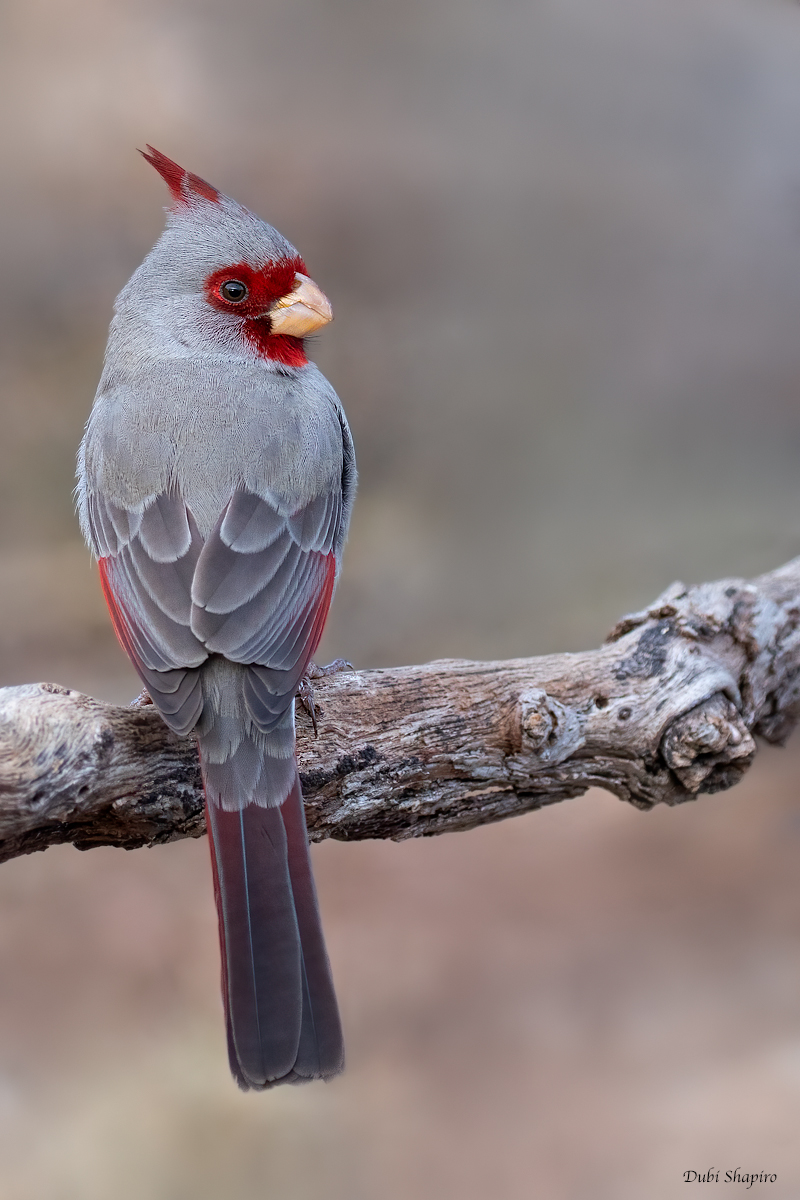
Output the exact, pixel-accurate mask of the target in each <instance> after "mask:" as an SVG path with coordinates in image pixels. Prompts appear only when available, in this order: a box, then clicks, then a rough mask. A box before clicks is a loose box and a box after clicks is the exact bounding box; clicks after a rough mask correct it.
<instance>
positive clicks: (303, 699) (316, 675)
mask: <svg viewBox="0 0 800 1200" xmlns="http://www.w3.org/2000/svg"><path fill="white" fill-rule="evenodd" d="M352 670H353V664H352V663H349V662H348V661H347V659H345V658H335V659H334V660H333V662H331V663H328V665H327V667H319V666H317V664H316V663H315V662H310V663H309V664H308V666H307V667H306V673H305V675H304V676H303V678H302V679H301V680H300V683H299V684H298V685H297V695H298V696H299V697H300V703H301V704H302V706H303V708H304V709H305V710H306V712H307V713H308V715H309V716H310V717H311V724H312V725H313V726H314V737H317V733H318V731H317V709H316V706H315V704H314V685H313V683H312V682H311V681H312V679H324V678H325V676H326V675H338V673H339V672H340V671H352ZM320 712H322V709H321V708H320Z"/></svg>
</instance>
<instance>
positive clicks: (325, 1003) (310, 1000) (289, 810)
mask: <svg viewBox="0 0 800 1200" xmlns="http://www.w3.org/2000/svg"><path fill="white" fill-rule="evenodd" d="M280 811H281V815H282V816H283V823H284V827H285V829H286V840H287V845H288V849H289V874H290V877H291V880H292V892H293V895H294V904H295V912H296V914H297V924H298V927H299V930H300V943H301V947H302V950H301V963H300V965H301V970H302V985H303V1015H302V1021H301V1026H300V1044H299V1047H298V1051H297V1061H296V1062H295V1065H294V1074H295V1077H296V1078H297V1079H298V1080H304V1079H328V1078H329V1077H330V1076H331V1075H336V1074H337V1073H338V1072H339V1071H341V1070H342V1068H343V1066H344V1040H343V1038H342V1026H341V1022H340V1020H339V1008H338V1005H337V1003H336V993H335V992H334V990H333V980H332V978H331V968H330V963H329V962H328V952H327V950H326V949H325V939H324V937H323V934H322V923H321V921H320V915H319V907H318V905H317V890H316V888H315V887H314V877H313V875H312V874H311V859H310V857H309V853H308V835H307V833H306V817H305V809H304V807H303V793H302V791H301V790H300V780H299V779H296V780H295V783H294V787H293V788H292V790H291V792H290V793H289V795H288V797H287V799H286V800H285V801H284V803H283V804H282V805H281V809H280Z"/></svg>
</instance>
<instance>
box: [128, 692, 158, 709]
mask: <svg viewBox="0 0 800 1200" xmlns="http://www.w3.org/2000/svg"><path fill="white" fill-rule="evenodd" d="M152 703H153V701H152V699H151V697H150V693H149V692H148V690H147V688H143V689H142V691H141V692H139V695H138V696H137V697H136V699H135V700H131V708H145V707H146V706H147V705H148V704H152Z"/></svg>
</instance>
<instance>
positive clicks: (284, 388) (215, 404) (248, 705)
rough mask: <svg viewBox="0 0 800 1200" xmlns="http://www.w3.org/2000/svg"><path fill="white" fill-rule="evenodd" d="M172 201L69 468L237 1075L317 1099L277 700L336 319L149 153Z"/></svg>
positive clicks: (311, 1001) (311, 1002)
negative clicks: (185, 835) (209, 906)
mask: <svg viewBox="0 0 800 1200" xmlns="http://www.w3.org/2000/svg"><path fill="white" fill-rule="evenodd" d="M148 150H149V153H148V154H145V155H144V157H145V158H146V159H147V161H148V162H150V163H151V164H152V165H153V166H154V167H155V168H156V170H157V171H159V173H160V174H161V175H162V177H163V178H164V180H165V181H166V183H167V185H168V187H169V189H170V193H171V196H172V205H171V207H170V209H169V212H168V216H167V224H166V229H165V231H164V233H163V234H162V236H161V238H160V239H159V241H158V242H157V244H156V245H155V247H154V248H153V249H152V250H151V252H150V253H149V254H148V256H147V258H146V259H145V260H144V262H143V263H142V265H141V266H140V267H139V269H138V270H137V271H136V272H135V273H134V275H133V276H132V278H131V279H130V281H129V283H128V284H127V285H126V286H125V287H124V288H123V290H122V291H121V292H120V294H119V296H118V298H117V302H116V306H115V316H114V319H113V321H112V323H111V330H110V334H109V340H108V347H107V350H106V358H105V365H104V369H103V374H102V378H101V380H100V385H99V389H98V392H97V397H96V399H95V402H94V407H93V409H92V412H91V416H90V418H89V422H88V425H87V428H86V434H85V437H84V439H83V442H82V444H81V449H80V453H79V457H78V479H79V483H78V505H79V514H80V520H81V526H82V529H83V532H84V536H85V537H86V540H87V542H88V544H89V546H90V548H91V550H92V551H93V552H94V554H95V555H96V556H97V559H98V562H99V565H100V574H101V578H102V582H103V588H104V591H105V596H106V600H107V602H108V606H109V610H110V612H111V617H112V621H113V623H114V628H115V630H116V633H117V636H118V638H119V640H120V642H121V643H122V646H123V647H124V649H125V650H126V651H127V653H128V654H129V656H130V658H131V660H132V662H133V665H134V666H135V668H136V670H137V671H138V673H139V675H140V676H141V678H142V680H143V682H144V684H145V687H146V688H147V691H148V692H149V694H150V696H151V698H152V700H153V703H154V704H155V705H156V707H157V708H158V710H159V712H160V713H161V716H162V717H163V718H164V720H165V721H166V722H167V724H168V725H169V726H170V728H171V729H173V730H175V732H176V733H179V734H184V735H185V734H188V733H189V732H190V731H191V730H194V731H195V732H196V734H197V736H198V744H199V749H200V763H201V768H202V775H203V782H204V785H205V790H206V815H207V824H208V831H209V835H210V841H211V858H212V865H213V874H214V888H215V894H216V902H217V911H218V915H219V928H220V940H221V950H222V980H223V996H224V1000H225V1012H226V1019H227V1029H228V1052H229V1057H230V1064H231V1070H232V1071H233V1074H234V1076H235V1077H236V1079H237V1081H238V1082H239V1084H240V1085H241V1086H242V1087H243V1088H265V1087H270V1086H272V1085H274V1084H276V1083H286V1082H300V1081H303V1080H307V1079H317V1078H323V1079H324V1078H328V1077H329V1076H331V1075H334V1074H336V1072H337V1071H339V1070H340V1069H341V1067H342V1064H343V1046H342V1034H341V1027H340V1023H339V1014H338V1010H337V1006H336V998H335V995H334V991H333V984H332V981H331V975H330V967H329V964H328V958H327V954H326V950H325V944H324V941H323V936H322V930H321V926H320V919H319V911H318V907H317V899H316V894H315V890H314V883H313V879H312V875H311V867H310V861H309V856H308V844H307V838H306V827H305V818H304V813H303V800H302V794H301V791H300V781H299V778H298V774H297V764H296V759H295V734H294V697H295V692H296V690H297V687H298V684H299V682H300V680H301V678H302V676H303V675H304V672H305V671H306V669H307V667H308V664H309V661H310V659H311V656H312V654H313V653H314V650H315V649H316V646H317V644H318V642H319V639H320V636H321V634H322V628H323V625H324V623H325V618H326V616H327V613H328V608H329V606H330V602H331V597H332V595H333V589H334V586H335V584H336V579H337V575H338V572H339V566H340V562H341V555H342V547H343V545H344V541H345V537H346V534H347V526H348V522H349V518H350V509H351V506H352V503H353V495H354V491H355V483H356V469H355V458H354V453H353V443H352V439H351V436H350V431H349V429H348V426H347V421H346V419H345V416H344V412H343V411H342V407H341V404H340V402H339V399H338V397H337V396H336V393H335V392H334V390H333V388H332V387H331V386H330V384H329V383H328V382H327V380H326V379H325V378H324V377H323V376H322V375H321V373H320V372H319V371H318V370H317V368H316V367H315V366H314V365H313V363H310V362H309V361H308V360H307V358H306V356H305V353H304V349H303V337H304V336H305V335H306V334H308V333H311V332H312V331H313V330H315V329H317V328H319V327H321V326H322V325H325V324H326V323H327V322H328V321H329V320H330V319H331V315H332V314H331V309H330V305H329V304H328V301H327V300H326V298H325V296H324V295H323V294H322V292H321V291H320V290H319V288H318V287H317V286H316V284H314V283H313V282H312V281H311V280H310V279H309V278H308V276H307V272H306V267H305V264H304V262H303V260H302V259H301V258H300V256H299V255H298V253H297V251H296V250H295V249H294V247H293V246H291V245H290V244H289V243H288V242H287V241H286V240H285V238H283V237H282V236H281V235H280V234H279V233H278V232H277V231H276V230H275V229H273V228H272V227H271V226H270V225H267V224H266V223H265V222H264V221H261V220H260V219H259V218H258V217H256V216H254V214H253V213H251V212H249V211H248V210H247V209H246V208H243V207H242V206H241V205H240V204H237V203H236V201H234V200H231V199H230V198H229V197H227V196H224V195H222V193H220V192H218V191H217V189H216V188H214V187H211V185H210V184H208V183H206V182H205V181H204V180H202V179H199V178H198V177H197V176H196V175H193V174H191V173H189V172H187V171H184V170H183V168H181V167H179V166H178V165H177V164H176V163H174V162H172V161H171V160H170V159H168V158H166V157H165V155H163V154H161V153H159V152H158V151H157V150H154V149H153V148H152V147H148Z"/></svg>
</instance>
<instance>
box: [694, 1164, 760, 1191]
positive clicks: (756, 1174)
mask: <svg viewBox="0 0 800 1200" xmlns="http://www.w3.org/2000/svg"><path fill="white" fill-rule="evenodd" d="M720 1175H722V1171H721V1170H719V1171H717V1170H715V1169H714V1167H711V1169H710V1170H708V1171H684V1172H683V1181H684V1183H720V1182H722V1183H746V1184H747V1187H746V1188H745V1191H749V1190H750V1188H751V1187H752V1186H753V1184H754V1183H775V1181H776V1179H777V1178H778V1176H777V1175H776V1174H775V1173H774V1172H773V1173H772V1174H770V1172H769V1171H753V1172H750V1173H749V1174H748V1172H746V1171H742V1170H740V1168H739V1167H736V1168H735V1169H734V1170H732V1171H726V1172H725V1174H724V1175H723V1176H722V1180H720Z"/></svg>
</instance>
